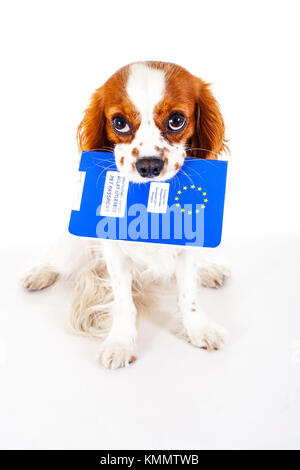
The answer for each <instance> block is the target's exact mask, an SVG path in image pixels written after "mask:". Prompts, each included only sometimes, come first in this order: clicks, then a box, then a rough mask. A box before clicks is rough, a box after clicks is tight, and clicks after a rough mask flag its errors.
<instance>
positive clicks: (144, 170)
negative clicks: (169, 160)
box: [135, 157, 164, 178]
mask: <svg viewBox="0 0 300 470" xmlns="http://www.w3.org/2000/svg"><path fill="white" fill-rule="evenodd" d="M135 166H136V169H137V171H138V172H139V174H140V175H141V176H142V177H143V178H153V177H154V176H158V175H159V174H160V173H161V170H162V169H163V167H164V161H163V160H162V159H161V158H159V157H141V158H139V159H138V160H137V162H136V164H135Z"/></svg>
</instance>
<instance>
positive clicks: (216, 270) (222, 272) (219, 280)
mask: <svg viewBox="0 0 300 470" xmlns="http://www.w3.org/2000/svg"><path fill="white" fill-rule="evenodd" d="M230 276H231V273H230V270H229V269H228V268H226V267H225V266H222V265H218V264H209V265H208V266H206V267H205V268H201V269H200V282H201V284H202V286H204V287H215V288H216V287H221V286H222V285H223V284H224V282H225V281H226V279H229V278H230Z"/></svg>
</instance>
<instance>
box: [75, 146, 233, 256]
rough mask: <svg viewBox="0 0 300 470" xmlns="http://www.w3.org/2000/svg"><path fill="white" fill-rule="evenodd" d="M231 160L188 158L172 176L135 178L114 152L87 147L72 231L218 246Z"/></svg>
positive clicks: (83, 154)
mask: <svg viewBox="0 0 300 470" xmlns="http://www.w3.org/2000/svg"><path fill="white" fill-rule="evenodd" d="M226 175H227V162H226V161H222V160H221V161H219V160H201V159H196V158H186V159H185V162H184V165H183V166H182V168H181V169H180V171H179V172H178V173H177V175H176V176H175V177H173V178H172V179H170V180H167V181H163V182H162V181H155V180H154V181H151V182H147V183H133V182H131V181H129V180H128V179H127V178H126V177H125V176H124V175H123V174H122V173H120V172H119V171H118V170H117V167H116V165H115V160H114V155H113V154H112V153H108V152H94V151H89V152H83V153H82V156H81V162H80V167H79V173H78V185H77V192H76V195H75V201H74V207H73V210H72V212H71V218H70V224H69V231H70V233H71V234H73V235H77V236H80V237H92V238H103V239H110V240H124V241H135V242H143V243H159V244H168V245H179V246H203V247H212V248H214V247H216V246H218V245H219V244H220V242H221V236H222V224H223V210H224V197H225V187H226Z"/></svg>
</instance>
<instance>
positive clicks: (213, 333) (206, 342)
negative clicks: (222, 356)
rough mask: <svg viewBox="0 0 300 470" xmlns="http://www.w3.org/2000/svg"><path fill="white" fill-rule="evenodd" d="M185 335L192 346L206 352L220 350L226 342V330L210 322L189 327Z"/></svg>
mask: <svg viewBox="0 0 300 470" xmlns="http://www.w3.org/2000/svg"><path fill="white" fill-rule="evenodd" d="M185 333H186V335H185V336H186V339H187V340H188V341H189V342H190V343H191V344H192V345H193V346H196V347H197V348H202V349H207V351H214V350H218V349H222V348H223V346H224V345H225V343H226V342H227V340H228V332H227V331H226V329H225V328H223V327H222V326H220V325H217V324H216V323H212V322H208V323H202V324H198V325H195V326H194V327H191V326H190V327H189V328H188V329H186V331H185Z"/></svg>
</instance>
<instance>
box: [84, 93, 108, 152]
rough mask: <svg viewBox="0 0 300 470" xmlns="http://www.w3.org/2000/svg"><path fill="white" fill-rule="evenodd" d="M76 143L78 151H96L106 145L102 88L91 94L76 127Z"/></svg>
mask: <svg viewBox="0 0 300 470" xmlns="http://www.w3.org/2000/svg"><path fill="white" fill-rule="evenodd" d="M77 143H78V147H79V150H93V149H95V150H96V149H101V148H103V147H104V146H105V145H107V137H106V132H105V116H104V90H103V87H101V88H98V89H97V90H96V91H95V92H94V93H93V94H92V97H91V100H90V104H89V106H88V108H87V109H86V110H85V113H84V117H83V119H82V121H81V123H80V124H79V126H78V130H77Z"/></svg>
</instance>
